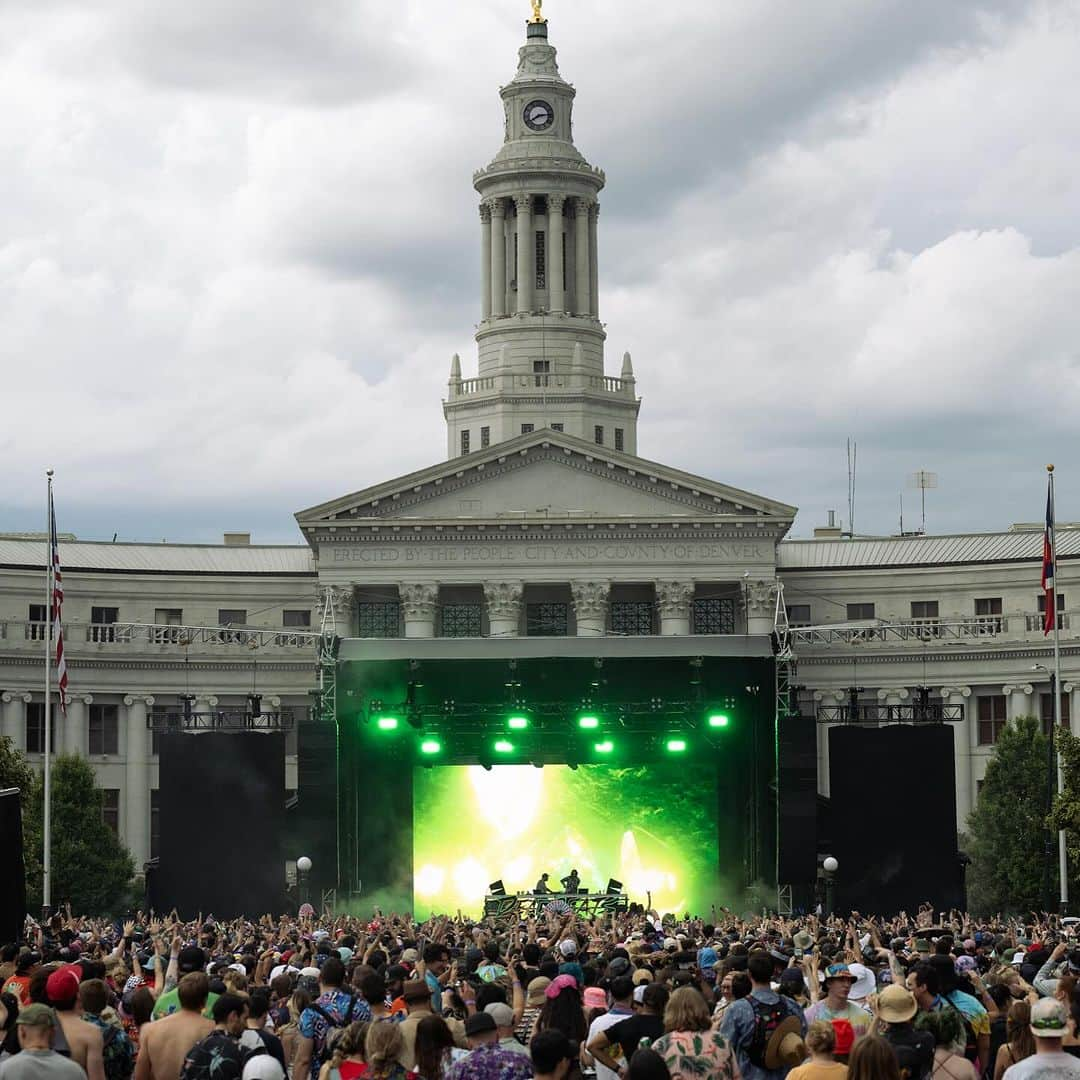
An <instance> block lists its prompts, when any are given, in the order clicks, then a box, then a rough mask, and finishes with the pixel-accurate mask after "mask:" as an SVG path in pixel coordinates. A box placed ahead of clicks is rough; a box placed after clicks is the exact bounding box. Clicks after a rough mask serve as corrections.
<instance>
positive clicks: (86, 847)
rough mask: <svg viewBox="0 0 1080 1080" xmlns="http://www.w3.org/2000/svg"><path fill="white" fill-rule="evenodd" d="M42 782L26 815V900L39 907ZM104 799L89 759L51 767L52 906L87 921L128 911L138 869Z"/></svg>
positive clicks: (71, 758)
mask: <svg viewBox="0 0 1080 1080" xmlns="http://www.w3.org/2000/svg"><path fill="white" fill-rule="evenodd" d="M44 787H45V786H44V780H43V778H42V777H40V776H38V777H35V780H34V789H33V795H32V799H31V804H30V807H29V813H28V815H27V819H28V820H27V830H26V832H27V836H26V840H27V844H26V846H27V872H28V880H27V890H26V891H27V900H28V902H29V906H30V908H31V910H32V909H33V908H34V906H35V904H36V905H38V906H40V904H41V899H42V897H41V860H42V851H43V847H44V842H43V839H42V824H43V822H42V814H43V809H44V805H45V790H44ZM102 798H103V793H102V790H101V788H99V787H98V786H97V783H96V782H95V779H94V771H93V769H91V768H90V765H89V764H88V762H87V761H86V759H85V758H81V757H79V756H77V755H74V754H64V755H61V756H60V757H57V758H54V759H53V765H52V879H53V880H52V903H53V906H54V907H55V906H59V905H60V904H62V903H64V902H66V901H70V903H71V907H72V909H73V910H74V911H77V912H79V913H80V914H87V915H105V914H110V913H114V912H115V911H116V910H117V909H119V908H121V907H124V906H126V901H127V900H128V897H129V894H130V888H131V881H132V878H133V877H134V875H135V863H134V860H133V859H132V858H131V855H130V854H129V852H128V851H127V849H126V848H125V847H124V846H123V844H121V843H120V839H119V838H118V837H117V835H116V833H114V832H113V831H112V829H110V828H109V826H108V825H106V824H105V822H104V820H103V819H102V816H101V803H102Z"/></svg>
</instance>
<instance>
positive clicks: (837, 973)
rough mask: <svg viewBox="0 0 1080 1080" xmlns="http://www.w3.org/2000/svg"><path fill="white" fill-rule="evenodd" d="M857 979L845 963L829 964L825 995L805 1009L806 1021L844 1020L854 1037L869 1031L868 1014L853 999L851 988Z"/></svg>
mask: <svg viewBox="0 0 1080 1080" xmlns="http://www.w3.org/2000/svg"><path fill="white" fill-rule="evenodd" d="M858 981H859V979H858V976H857V975H856V974H855V972H853V971H852V970H851V968H850V967H848V965H847V964H830V965H829V966H828V967H827V968H826V969H825V996H824V997H823V998H822V999H821V1000H820V1001H818V1002H817V1003H815V1004H814V1005H811V1006H810V1008H809V1009H807V1010H806V1022H807V1023H808V1024H812V1023H813V1022H814V1021H815V1020H828V1021H830V1022H831V1021H833V1020H846V1021H847V1022H848V1023H849V1024H851V1028H852V1031H853V1032H854V1034H855V1038H856V1039H861V1038H862V1037H863V1036H864V1035H866V1034H867V1033H868V1032H869V1031H870V1022H871V1016H870V1014H869V1013H868V1012H867V1011H866V1010H865V1009H863V1008H861V1007H860V1006H859V1005H856V1004H855V1003H854V1002H853V1001H850V1000H849V998H850V997H851V989H852V987H853V986H854V985H855V984H856V983H857V982H858Z"/></svg>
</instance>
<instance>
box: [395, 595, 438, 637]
mask: <svg viewBox="0 0 1080 1080" xmlns="http://www.w3.org/2000/svg"><path fill="white" fill-rule="evenodd" d="M398 593H399V594H400V596H401V609H402V612H403V613H404V615H405V636H406V637H407V638H433V637H434V636H435V610H436V608H437V607H438V602H439V586H438V585H435V584H428V583H427V582H425V583H423V584H411V585H399V586H398Z"/></svg>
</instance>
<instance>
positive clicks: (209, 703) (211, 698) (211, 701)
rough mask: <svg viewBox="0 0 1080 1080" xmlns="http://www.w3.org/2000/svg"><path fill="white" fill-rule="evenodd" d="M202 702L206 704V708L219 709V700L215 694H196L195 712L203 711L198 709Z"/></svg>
mask: <svg viewBox="0 0 1080 1080" xmlns="http://www.w3.org/2000/svg"><path fill="white" fill-rule="evenodd" d="M200 701H205V702H206V707H207V708H208V709H214V708H217V703H218V699H217V697H216V695H214V694H196V695H195V711H196V712H202V711H203V710H201V709H200V708H199V707H198V705H199V702H200Z"/></svg>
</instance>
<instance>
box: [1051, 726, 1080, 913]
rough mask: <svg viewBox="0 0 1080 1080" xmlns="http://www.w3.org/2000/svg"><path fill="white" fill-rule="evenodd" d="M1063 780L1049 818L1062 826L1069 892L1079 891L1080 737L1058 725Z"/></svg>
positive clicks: (1057, 742) (1072, 893)
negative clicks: (1067, 859)
mask: <svg viewBox="0 0 1080 1080" xmlns="http://www.w3.org/2000/svg"><path fill="white" fill-rule="evenodd" d="M1055 745H1056V746H1057V752H1058V755H1059V756H1060V758H1061V768H1062V772H1063V777H1062V778H1063V780H1064V785H1063V786H1064V788H1065V790H1064V792H1063V793H1062V794H1061V795H1055V796H1054V810H1053V813H1052V814H1051V816H1050V822H1051V824H1052V826H1053V827H1054V828H1055V829H1064V830H1065V847H1066V849H1067V851H1068V855H1069V896H1071V897H1076V896H1078V895H1080V893H1078V892H1077V889H1078V888H1080V738H1077V736H1075V735H1073V734H1072V732H1070V731H1069V729H1068V728H1058V729H1057V735H1056V737H1055Z"/></svg>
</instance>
